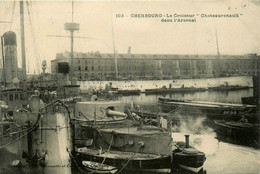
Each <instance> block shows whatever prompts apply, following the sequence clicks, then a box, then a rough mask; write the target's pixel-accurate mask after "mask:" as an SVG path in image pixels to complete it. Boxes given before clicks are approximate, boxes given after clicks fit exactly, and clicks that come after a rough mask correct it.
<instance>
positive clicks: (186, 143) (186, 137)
mask: <svg viewBox="0 0 260 174" xmlns="http://www.w3.org/2000/svg"><path fill="white" fill-rule="evenodd" d="M189 136H190V135H185V147H186V148H189V147H190V140H189Z"/></svg>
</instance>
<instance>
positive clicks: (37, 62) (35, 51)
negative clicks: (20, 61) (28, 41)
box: [26, 1, 41, 73]
mask: <svg viewBox="0 0 260 174" xmlns="http://www.w3.org/2000/svg"><path fill="white" fill-rule="evenodd" d="M26 5H27V12H28V16H29V21H30V24H31V32H32V36H33V37H32V39H33V43H34V44H33V46H34V53H35V54H36V56H37V59H36V67H35V68H36V72H37V73H39V69H40V63H39V61H41V57H40V55H39V54H38V47H37V43H36V40H35V34H34V31H33V24H32V19H31V13H30V9H29V2H28V1H26ZM28 66H29V64H28ZM28 70H29V68H28Z"/></svg>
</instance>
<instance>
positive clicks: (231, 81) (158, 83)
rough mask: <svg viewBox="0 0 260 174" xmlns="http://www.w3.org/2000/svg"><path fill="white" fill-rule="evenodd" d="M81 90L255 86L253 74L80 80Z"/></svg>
mask: <svg viewBox="0 0 260 174" xmlns="http://www.w3.org/2000/svg"><path fill="white" fill-rule="evenodd" d="M77 83H78V85H80V90H81V91H82V92H83V91H86V92H87V91H93V90H100V89H102V90H105V89H106V86H110V85H111V86H112V87H113V88H118V89H119V90H135V89H139V90H141V91H142V92H143V91H144V90H145V89H159V88H162V87H164V86H165V87H166V88H169V87H170V86H171V88H181V87H194V88H205V89H207V88H209V87H218V86H221V85H226V84H228V85H229V86H231V85H235V86H241V87H253V78H252V76H238V77H223V78H201V79H174V80H145V81H144V80H137V81H78V82H77Z"/></svg>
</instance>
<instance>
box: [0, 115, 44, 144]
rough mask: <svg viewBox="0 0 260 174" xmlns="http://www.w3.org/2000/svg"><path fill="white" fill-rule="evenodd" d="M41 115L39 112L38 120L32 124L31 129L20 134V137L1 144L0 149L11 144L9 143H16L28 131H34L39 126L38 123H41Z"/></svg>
mask: <svg viewBox="0 0 260 174" xmlns="http://www.w3.org/2000/svg"><path fill="white" fill-rule="evenodd" d="M40 117H41V115H40V114H39V115H38V118H37V121H36V122H35V124H34V125H33V126H32V128H31V129H30V130H28V132H26V133H25V134H24V135H22V136H20V137H18V138H16V139H14V140H13V141H9V142H8V143H6V144H4V145H2V146H0V149H2V148H4V147H5V146H7V145H9V144H12V143H14V142H15V141H18V140H19V139H21V138H22V137H24V136H25V135H27V134H28V133H30V132H32V131H33V130H34V129H35V128H36V127H37V125H38V123H39V120H40Z"/></svg>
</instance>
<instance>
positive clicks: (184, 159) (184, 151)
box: [173, 135, 206, 173]
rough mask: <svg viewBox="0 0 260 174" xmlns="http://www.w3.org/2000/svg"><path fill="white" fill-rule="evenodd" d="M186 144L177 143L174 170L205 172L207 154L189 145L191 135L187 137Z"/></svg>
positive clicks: (174, 152)
mask: <svg viewBox="0 0 260 174" xmlns="http://www.w3.org/2000/svg"><path fill="white" fill-rule="evenodd" d="M185 137H186V142H177V143H176V144H175V147H176V149H175V150H173V164H174V165H175V166H176V167H175V168H174V170H177V171H185V173H187V172H192V173H199V172H203V164H204V162H205V161H206V157H205V153H203V152H201V151H199V150H197V149H196V148H194V147H192V146H190V145H189V135H185Z"/></svg>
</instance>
